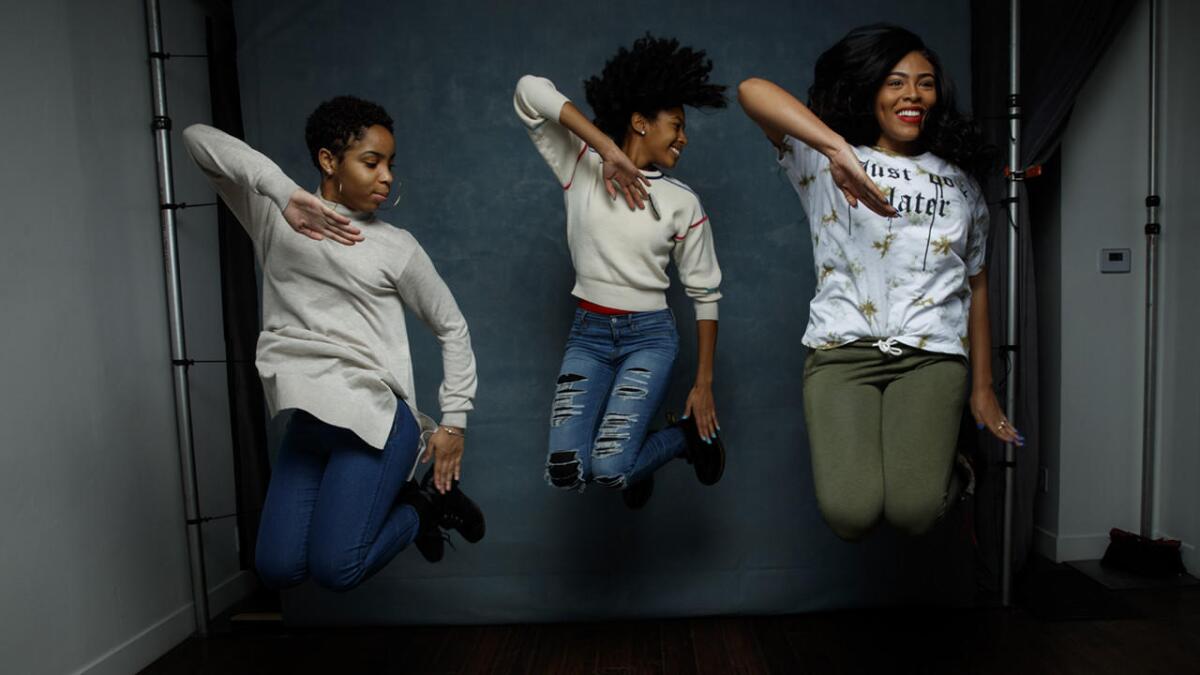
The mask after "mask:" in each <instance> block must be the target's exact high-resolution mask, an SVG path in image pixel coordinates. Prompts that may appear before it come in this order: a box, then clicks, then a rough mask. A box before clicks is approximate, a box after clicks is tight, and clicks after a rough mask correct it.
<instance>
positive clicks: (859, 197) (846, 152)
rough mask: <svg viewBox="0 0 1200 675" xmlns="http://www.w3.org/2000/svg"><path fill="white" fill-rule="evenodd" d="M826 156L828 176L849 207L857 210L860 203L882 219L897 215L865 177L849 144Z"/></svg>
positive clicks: (880, 191)
mask: <svg viewBox="0 0 1200 675" xmlns="http://www.w3.org/2000/svg"><path fill="white" fill-rule="evenodd" d="M828 156H829V174H830V176H832V177H833V183H834V185H837V186H838V189H839V190H841V191H842V194H843V195H845V196H846V201H847V202H850V206H853V207H855V208H858V203H859V202H862V203H863V205H865V206H866V207H867V208H868V209H871V210H872V211H874V212H875V213H878V214H879V215H881V216H883V217H884V218H892V217H894V216H896V215H898V214H899V211H897V210H896V209H894V208H892V205H891V204H888V201H887V197H886V196H885V195H884V194H883V191H882V190H880V189H879V186H878V185H876V184H875V182H874V181H872V180H871V178H870V177H869V176H867V172H866V171H864V170H863V168H862V164H860V163H859V161H858V156H857V155H855V154H854V148H852V147H850V144H849V143H846V144H844V145H842V146H841V147H840V148H839V149H837V150H835V151H833V152H832V153H830V154H829V155H828Z"/></svg>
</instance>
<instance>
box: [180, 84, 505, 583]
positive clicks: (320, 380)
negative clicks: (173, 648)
mask: <svg viewBox="0 0 1200 675" xmlns="http://www.w3.org/2000/svg"><path fill="white" fill-rule="evenodd" d="M304 136H305V140H306V141H307V144H308V150H309V156H310V158H311V160H312V163H313V166H314V167H315V168H316V170H317V172H318V173H319V176H320V183H319V186H318V188H317V191H316V193H315V194H314V193H311V192H308V191H306V190H303V189H301V188H300V187H299V186H298V185H296V183H295V182H294V181H293V180H292V179H291V178H290V177H288V176H287V175H286V174H284V172H283V171H282V170H281V169H280V168H279V167H278V166H277V165H276V164H275V163H274V162H272V161H271V160H270V159H268V158H267V157H265V156H264V155H262V154H260V153H259V152H257V151H255V150H254V149H253V148H251V147H250V146H248V145H246V144H245V143H243V142H242V141H240V140H238V139H236V138H233V137H232V136H229V135H227V134H225V133H222V132H221V131H218V130H216V129H213V128H212V127H208V126H204V125H201V124H196V125H193V126H190V127H188V128H187V129H186V130H185V131H184V134H183V137H184V141H185V143H186V145H187V149H188V152H189V153H190V154H191V156H192V159H193V160H195V162H196V164H197V165H199V167H200V169H201V170H202V171H203V172H204V174H205V176H206V177H207V178H208V179H209V181H210V182H211V183H212V185H213V187H214V188H215V189H216V191H217V193H218V194H220V195H221V199H222V200H224V202H225V204H226V205H228V206H229V208H230V210H231V211H233V214H234V215H235V216H236V217H237V219H238V221H239V222H240V223H241V224H242V227H243V228H244V229H245V230H246V233H247V234H249V235H250V239H251V240H252V241H253V243H254V251H255V254H256V256H257V258H258V262H259V265H260V267H261V268H262V296H263V298H262V304H263V308H262V311H263V330H262V333H261V334H260V335H259V339H258V353H257V359H256V364H257V366H258V372H259V375H260V377H261V379H262V383H263V389H264V391H265V393H266V397H267V403H268V405H269V407H270V410H271V414H276V413H278V412H280V411H283V410H292V411H294V414H293V415H292V417H291V419H290V420H289V422H288V426H287V430H286V432H285V434H284V438H283V443H282V444H281V446H280V448H279V454H278V457H277V459H276V461H275V464H274V466H273V467H272V471H271V482H270V485H269V486H268V489H267V498H266V503H265V504H264V506H263V513H262V522H261V525H260V528H259V535H258V543H257V547H256V552H255V556H256V559H255V566H256V567H257V569H258V573H259V576H260V578H261V579H262V581H263V582H264V584H265V585H266V586H268V587H269V588H273V589H278V588H286V587H288V586H294V585H296V584H299V583H301V582H302V581H304V580H305V579H308V578H310V577H311V578H312V579H313V580H314V581H315V582H316V583H317V584H319V585H321V586H323V587H326V588H330V589H333V590H339V591H345V590H349V589H351V588H354V587H356V586H358V585H359V584H360V583H362V582H363V581H364V580H366V579H367V578H369V577H370V576H371V575H372V574H374V573H376V572H378V571H379V570H380V569H382V568H383V567H384V566H385V565H386V564H387V563H388V562H389V561H390V560H391V559H392V558H393V557H395V556H396V554H397V553H399V552H400V551H401V550H403V549H404V548H405V547H407V546H408V545H409V544H410V543H413V542H414V541H415V543H416V545H417V548H418V550H420V552H421V554H422V555H423V556H424V557H425V558H426V559H428V560H429V561H431V562H436V561H437V560H440V559H441V557H442V554H443V541H444V540H443V537H444V536H445V535H444V533H443V532H442V530H443V529H456V530H458V531H459V533H460V534H461V535H462V536H463V537H464V538H465V539H467V540H468V541H472V542H474V541H478V540H479V539H480V538H481V537H482V536H483V534H484V519H483V513H482V511H480V509H479V507H478V506H477V505H476V504H475V503H474V502H472V501H471V500H470V499H469V498H467V496H466V495H465V494H463V493H462V491H461V490H460V489H459V488H458V481H457V479H458V477H459V473H460V462H461V458H462V453H463V442H464V436H465V433H466V430H465V427H466V421H467V413H468V412H469V411H470V410H471V409H472V407H473V406H472V400H473V399H474V396H475V356H474V353H473V351H472V349H471V338H470V334H469V333H468V330H467V322H466V320H465V319H464V318H463V315H462V313H461V312H460V311H459V309H458V305H457V304H456V303H455V301H454V296H453V295H451V293H450V289H449V288H447V287H446V284H445V283H444V282H443V281H442V278H441V277H440V276H439V275H438V273H437V270H435V269H434V267H433V263H432V262H431V261H430V259H429V256H428V255H427V254H426V253H425V251H424V249H422V248H421V245H420V244H418V243H417V240H416V239H415V238H414V237H413V236H412V234H410V233H409V232H407V231H406V230H402V229H399V228H396V227H392V226H391V225H389V224H388V223H386V222H384V221H382V220H380V219H379V218H378V217H377V216H376V211H377V210H378V209H379V207H380V205H382V204H383V203H384V202H385V201H387V198H388V193H389V192H391V190H392V183H393V175H392V162H393V161H394V160H395V152H396V142H395V139H394V138H393V137H392V118H391V117H389V116H388V114H387V112H385V111H384V109H383V108H381V107H380V106H378V105H376V104H374V103H371V102H369V101H364V100H362V99H358V98H354V97H351V96H339V97H337V98H334V99H332V100H330V101H326V102H325V103H322V104H321V105H319V106H318V107H317V109H316V110H314V111H313V113H312V114H311V115H310V116H309V118H308V123H307V126H306V128H305V134H304ZM405 308H407V309H409V310H410V311H411V312H412V313H413V314H414V315H415V316H417V317H418V318H420V319H421V321H423V322H424V323H425V324H426V325H427V326H428V327H429V328H430V329H431V330H432V331H433V332H434V334H435V335H437V338H438V341H439V342H440V343H441V345H442V365H443V368H442V369H443V379H442V386H441V388H440V390H439V394H440V396H439V403H440V404H441V409H442V422H441V424H440V425H437V424H434V423H433V421H432V420H430V419H429V418H428V417H426V416H425V415H423V414H421V413H420V412H419V411H418V410H417V405H416V400H415V399H414V398H413V394H414V393H415V390H414V387H413V368H412V362H411V359H410V357H409V347H408V333H407V330H406V328H405V321H404V310H405ZM422 449H423V450H424V452H422ZM418 457H423V458H424V460H425V461H429V460H430V458H432V459H433V460H434V462H435V463H434V467H433V469H431V470H430V471H429V472H428V473H426V475H425V479H424V480H422V481H421V483H420V484H418V483H416V482H414V481H413V480H411V477H412V474H413V471H414V469H415V467H416V464H417V459H418Z"/></svg>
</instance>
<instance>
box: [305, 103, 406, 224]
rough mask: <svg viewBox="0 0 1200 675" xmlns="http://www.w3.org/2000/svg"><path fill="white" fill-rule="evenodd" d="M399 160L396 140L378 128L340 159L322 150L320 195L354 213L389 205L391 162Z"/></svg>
mask: <svg viewBox="0 0 1200 675" xmlns="http://www.w3.org/2000/svg"><path fill="white" fill-rule="evenodd" d="M395 159H396V139H395V138H394V137H393V136H392V133H391V132H390V131H388V130H387V129H385V128H384V127H382V126H380V125H378V124H376V125H372V126H370V127H367V129H366V130H365V131H364V132H363V135H362V138H359V139H356V140H351V142H350V144H349V145H348V146H347V147H346V150H345V151H344V152H342V156H341V157H337V156H335V155H334V154H333V153H332V152H330V151H329V150H327V149H325V148H322V149H321V151H320V153H319V155H318V161H319V163H320V165H321V174H322V178H321V193H322V195H323V196H324V197H325V198H326V199H328V200H330V201H335V202H338V203H339V204H341V205H343V206H345V207H346V208H348V209H351V210H353V211H367V212H370V211H374V210H375V209H377V208H379V206H380V205H381V204H383V203H384V202H385V201H387V196H388V193H389V192H391V189H392V180H393V176H392V168H393V164H392V162H393V161H395Z"/></svg>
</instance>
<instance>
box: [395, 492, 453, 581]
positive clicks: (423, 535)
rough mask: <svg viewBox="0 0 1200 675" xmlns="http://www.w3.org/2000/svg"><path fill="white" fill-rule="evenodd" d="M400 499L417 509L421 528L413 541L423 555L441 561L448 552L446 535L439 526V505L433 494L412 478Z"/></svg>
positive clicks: (433, 560) (428, 559) (433, 561)
mask: <svg viewBox="0 0 1200 675" xmlns="http://www.w3.org/2000/svg"><path fill="white" fill-rule="evenodd" d="M398 501H399V502H400V503H402V504H408V505H409V506H411V507H413V508H414V509H416V511H417V517H418V518H419V519H420V523H421V524H420V528H421V529H420V530H418V531H417V537H416V539H414V540H413V543H415V544H416V545H417V550H418V551H419V552H420V553H421V557H423V558H425V560H427V561H429V562H431V563H435V562H438V561H440V560H441V559H442V557H443V556H444V555H445V554H446V535H445V533H443V532H442V530H441V529H440V528H439V527H438V519H437V507H435V506H434V502H433V498H432V495H430V494H429V493H428V492H427V491H425V490H423V489H422V488H421V486H419V485H417V483H416V482H415V481H411V480H410V481H408V482H407V483H405V484H404V487H403V488H402V489H401V490H400V497H399V498H398Z"/></svg>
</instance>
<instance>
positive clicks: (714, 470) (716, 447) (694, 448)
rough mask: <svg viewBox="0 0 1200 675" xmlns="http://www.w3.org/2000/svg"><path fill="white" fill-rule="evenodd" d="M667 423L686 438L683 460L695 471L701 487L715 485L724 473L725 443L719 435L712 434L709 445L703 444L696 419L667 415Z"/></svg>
mask: <svg viewBox="0 0 1200 675" xmlns="http://www.w3.org/2000/svg"><path fill="white" fill-rule="evenodd" d="M667 423H668V424H670V425H671V426H674V427H679V428H680V429H681V430H683V434H684V436H686V437H687V451H686V452H685V453H684V455H683V456H684V458H685V459H687V461H688V464H691V465H692V468H693V469H695V470H696V478H697V479H698V480H699V481H700V483H701V484H703V485H715V484H716V482H717V481H719V480H721V476H722V474H724V473H725V443H724V441H722V440H721V435H720V434H719V433H717V434H714V435H713V438H712V442H711V443H705V442H704V439H702V438H700V430H699V429H697V428H696V418H695V417H688V418H686V419H682V420H680V419H676V418H675V415H674V414H672V413H667Z"/></svg>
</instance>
